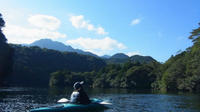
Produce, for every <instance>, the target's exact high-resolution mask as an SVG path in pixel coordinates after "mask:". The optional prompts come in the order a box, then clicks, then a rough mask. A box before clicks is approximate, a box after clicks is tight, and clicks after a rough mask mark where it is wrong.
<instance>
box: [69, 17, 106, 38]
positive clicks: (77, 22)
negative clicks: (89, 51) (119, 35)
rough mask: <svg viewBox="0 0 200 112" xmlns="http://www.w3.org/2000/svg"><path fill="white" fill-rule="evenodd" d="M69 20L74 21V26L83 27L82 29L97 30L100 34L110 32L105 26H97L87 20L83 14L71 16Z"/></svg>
mask: <svg viewBox="0 0 200 112" xmlns="http://www.w3.org/2000/svg"><path fill="white" fill-rule="evenodd" d="M69 20H70V22H71V23H72V26H74V27H75V28H77V29H80V28H82V29H87V30H89V31H95V32H96V33H97V34H100V35H105V34H108V32H105V30H104V28H102V27H95V26H94V25H93V24H91V23H90V22H89V21H86V20H85V19H84V16H83V15H79V16H71V17H70V19H69Z"/></svg>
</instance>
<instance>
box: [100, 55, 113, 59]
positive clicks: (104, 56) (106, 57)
mask: <svg viewBox="0 0 200 112" xmlns="http://www.w3.org/2000/svg"><path fill="white" fill-rule="evenodd" d="M110 57H111V56H109V55H103V56H101V58H103V59H108V58H110Z"/></svg>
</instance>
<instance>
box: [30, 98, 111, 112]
mask: <svg viewBox="0 0 200 112" xmlns="http://www.w3.org/2000/svg"><path fill="white" fill-rule="evenodd" d="M108 104H110V103H104V101H103V100H100V99H92V100H91V103H90V104H87V105H83V104H72V103H62V104H57V105H55V106H50V107H41V108H36V109H31V110H30V112H80V111H81V112H83V111H87V112H94V111H95V112H96V111H102V110H104V109H107V108H108V107H107V106H106V105H108Z"/></svg>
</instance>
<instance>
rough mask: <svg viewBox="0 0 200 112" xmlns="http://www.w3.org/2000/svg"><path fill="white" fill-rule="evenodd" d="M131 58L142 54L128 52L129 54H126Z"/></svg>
mask: <svg viewBox="0 0 200 112" xmlns="http://www.w3.org/2000/svg"><path fill="white" fill-rule="evenodd" d="M126 54H127V55H128V56H129V57H130V56H134V55H141V53H139V52H128V53H126Z"/></svg>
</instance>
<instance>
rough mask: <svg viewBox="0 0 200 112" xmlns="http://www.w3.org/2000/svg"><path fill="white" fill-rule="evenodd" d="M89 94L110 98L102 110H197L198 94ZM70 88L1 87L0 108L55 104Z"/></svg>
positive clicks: (17, 110) (4, 111)
mask: <svg viewBox="0 0 200 112" xmlns="http://www.w3.org/2000/svg"><path fill="white" fill-rule="evenodd" d="M86 91H87V93H88V94H89V96H90V97H92V98H100V99H104V100H108V101H110V102H111V103H112V104H113V105H112V106H111V107H110V109H108V110H105V112H133V111H134V112H199V111H200V96H199V95H198V94H185V93H170V94H163V93H162V94H161V93H155V92H151V91H133V90H128V89H97V88H96V89H89V88H86ZM71 92H72V88H65V89H63V88H0V112H23V111H27V110H29V109H31V108H36V107H42V106H50V105H55V104H57V100H59V99H60V98H63V97H66V98H69V96H70V94H71Z"/></svg>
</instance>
